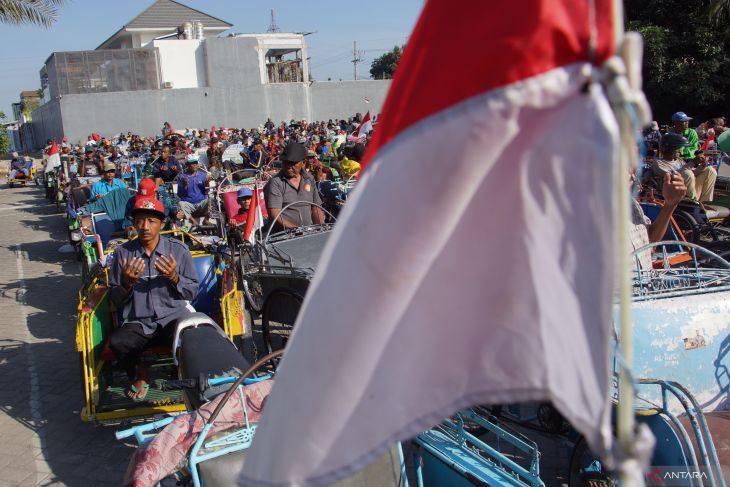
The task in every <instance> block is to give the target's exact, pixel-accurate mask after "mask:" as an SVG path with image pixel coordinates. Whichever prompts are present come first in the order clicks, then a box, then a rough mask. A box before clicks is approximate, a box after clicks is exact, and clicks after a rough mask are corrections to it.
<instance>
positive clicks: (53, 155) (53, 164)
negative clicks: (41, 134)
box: [45, 139, 61, 172]
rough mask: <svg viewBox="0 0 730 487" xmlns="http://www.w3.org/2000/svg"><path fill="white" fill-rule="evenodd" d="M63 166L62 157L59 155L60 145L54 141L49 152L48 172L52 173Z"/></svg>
mask: <svg viewBox="0 0 730 487" xmlns="http://www.w3.org/2000/svg"><path fill="white" fill-rule="evenodd" d="M60 165H61V156H60V155H59V154H58V144H57V143H56V139H53V144H52V145H51V149H50V150H49V151H48V162H46V171H45V172H51V171H53V170H54V169H56V168H57V167H59V166H60Z"/></svg>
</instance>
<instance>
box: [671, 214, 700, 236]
mask: <svg viewBox="0 0 730 487" xmlns="http://www.w3.org/2000/svg"><path fill="white" fill-rule="evenodd" d="M672 217H673V218H674V221H675V222H677V226H678V227H679V229H680V230H681V231H682V234H683V235H684V238H685V239H686V240H687V242H689V243H695V244H696V243H699V240H700V226H699V225H698V224H697V221H696V220H695V219H694V217H693V216H692V215H690V214H689V213H687V212H686V211H683V210H675V211H674V214H673V215H672Z"/></svg>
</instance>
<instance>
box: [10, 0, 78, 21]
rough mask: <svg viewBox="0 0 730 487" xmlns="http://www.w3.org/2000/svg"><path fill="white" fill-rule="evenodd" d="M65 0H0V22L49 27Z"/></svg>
mask: <svg viewBox="0 0 730 487" xmlns="http://www.w3.org/2000/svg"><path fill="white" fill-rule="evenodd" d="M64 2H65V0H0V23H3V24H16V25H18V24H35V25H39V26H41V27H46V28H48V27H50V26H52V25H53V23H54V22H55V21H56V19H57V18H58V8H59V7H62V6H63V4H64Z"/></svg>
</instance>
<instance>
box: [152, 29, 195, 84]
mask: <svg viewBox="0 0 730 487" xmlns="http://www.w3.org/2000/svg"><path fill="white" fill-rule="evenodd" d="M202 44H203V42H202V41H200V40H182V39H164V40H159V41H153V42H152V47H156V48H157V49H158V50H159V53H160V71H161V75H162V83H163V84H164V83H166V82H170V83H172V88H173V89H179V88H200V87H204V86H208V80H207V79H206V75H205V51H204V50H203V46H202Z"/></svg>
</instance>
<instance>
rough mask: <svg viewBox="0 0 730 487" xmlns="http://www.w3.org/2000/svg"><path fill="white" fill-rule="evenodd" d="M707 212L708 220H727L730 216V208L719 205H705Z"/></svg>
mask: <svg viewBox="0 0 730 487" xmlns="http://www.w3.org/2000/svg"><path fill="white" fill-rule="evenodd" d="M705 210H706V211H707V218H712V219H716V218H727V217H728V216H730V208H727V207H725V206H718V205H708V204H707V203H705Z"/></svg>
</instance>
